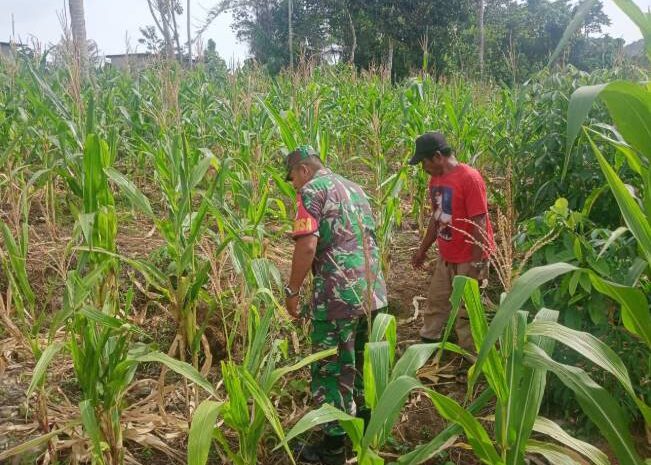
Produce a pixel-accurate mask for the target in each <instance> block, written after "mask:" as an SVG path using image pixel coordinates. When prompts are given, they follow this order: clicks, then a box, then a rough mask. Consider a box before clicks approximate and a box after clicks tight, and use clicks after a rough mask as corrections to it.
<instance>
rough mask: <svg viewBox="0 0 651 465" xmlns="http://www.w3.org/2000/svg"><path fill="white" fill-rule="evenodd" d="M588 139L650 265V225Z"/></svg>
mask: <svg viewBox="0 0 651 465" xmlns="http://www.w3.org/2000/svg"><path fill="white" fill-rule="evenodd" d="M650 115H651V113H650ZM649 124H651V119H650V120H649ZM650 138H651V135H650ZM588 140H589V141H590V145H591V146H592V151H593V152H594V154H595V156H596V157H597V161H598V162H599V166H600V167H601V171H602V172H603V173H604V176H605V177H606V181H608V185H609V186H610V190H611V191H612V193H613V195H614V196H615V200H616V201H617V204H618V205H619V210H620V211H621V212H622V216H623V217H624V221H625V222H626V225H627V226H628V229H629V230H630V231H631V233H632V234H633V236H635V239H637V242H638V244H639V245H640V248H641V249H642V251H643V253H644V256H645V257H646V260H647V262H648V263H649V265H651V225H650V224H649V220H648V219H647V218H646V217H645V215H644V213H643V212H642V209H641V208H640V206H639V205H638V203H637V202H636V201H635V199H634V198H633V196H632V195H631V194H630V192H629V191H628V189H627V188H626V186H625V185H624V183H623V182H622V180H621V179H620V178H619V176H617V173H615V170H614V169H613V168H612V167H611V166H610V165H609V164H608V162H607V161H606V158H605V157H604V156H603V155H602V153H601V151H600V150H599V147H597V145H596V144H595V143H594V141H593V140H592V139H591V138H590V137H589V136H588ZM650 143H651V142H650ZM650 146H651V145H650Z"/></svg>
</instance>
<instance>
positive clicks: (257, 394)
mask: <svg viewBox="0 0 651 465" xmlns="http://www.w3.org/2000/svg"><path fill="white" fill-rule="evenodd" d="M238 371H239V373H240V376H241V377H242V381H243V382H244V385H245V386H246V389H247V391H248V392H249V394H250V395H251V397H252V398H253V400H254V401H255V403H256V405H257V406H258V408H259V409H260V410H262V412H263V413H264V416H265V417H266V418H267V421H268V422H269V424H270V425H271V428H272V429H273V430H274V433H276V436H278V439H279V440H280V442H281V444H283V447H284V449H285V452H287V455H289V458H290V460H291V461H292V463H295V462H294V457H293V456H292V452H291V450H290V449H289V446H288V445H287V442H286V441H285V430H284V429H283V425H282V424H281V422H280V418H279V417H278V412H277V411H276V409H275V408H274V406H273V404H272V403H271V400H269V397H268V396H267V394H266V393H265V392H264V391H263V390H262V388H261V387H260V385H259V384H258V382H257V381H256V380H255V379H254V378H253V376H251V374H250V373H249V372H248V371H246V370H245V369H243V368H240V369H239V370H238Z"/></svg>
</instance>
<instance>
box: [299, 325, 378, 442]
mask: <svg viewBox="0 0 651 465" xmlns="http://www.w3.org/2000/svg"><path fill="white" fill-rule="evenodd" d="M367 341H368V319H367V317H366V316H361V317H357V318H350V319H341V320H326V321H317V320H312V350H313V352H318V351H321V350H327V349H332V348H333V347H336V348H337V349H338V350H337V354H336V355H333V356H331V357H327V358H324V359H321V360H318V361H316V362H314V363H313V364H312V397H313V401H314V403H315V405H316V407H320V406H321V405H323V404H331V405H333V406H335V407H337V408H338V409H340V410H342V411H344V412H346V413H348V414H350V415H353V416H354V415H355V413H356V410H357V405H358V404H359V406H362V407H363V406H364V379H363V368H364V345H365V344H366V342H367ZM323 430H324V432H325V434H328V435H332V436H338V435H342V434H344V431H343V429H341V427H340V426H339V423H337V422H332V423H328V424H326V425H325V426H324V428H323Z"/></svg>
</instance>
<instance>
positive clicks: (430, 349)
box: [391, 344, 439, 381]
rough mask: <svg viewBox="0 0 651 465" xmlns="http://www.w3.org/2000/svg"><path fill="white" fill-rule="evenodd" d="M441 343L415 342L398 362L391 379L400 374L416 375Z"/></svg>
mask: <svg viewBox="0 0 651 465" xmlns="http://www.w3.org/2000/svg"><path fill="white" fill-rule="evenodd" d="M438 346H439V344H414V345H411V346H409V347H407V350H405V353H404V354H402V357H400V359H399V360H398V361H397V362H396V366H395V367H393V371H392V372H391V381H393V380H395V379H396V378H398V377H400V376H412V377H415V376H416V372H417V371H418V370H420V369H421V368H422V366H423V365H425V363H426V362H427V360H429V358H430V357H431V356H432V354H433V353H434V351H435V350H436V349H437V347H438Z"/></svg>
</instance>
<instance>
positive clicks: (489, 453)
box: [424, 389, 504, 465]
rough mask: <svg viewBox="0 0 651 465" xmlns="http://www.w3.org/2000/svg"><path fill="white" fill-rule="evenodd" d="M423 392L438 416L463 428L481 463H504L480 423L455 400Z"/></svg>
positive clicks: (493, 464)
mask: <svg viewBox="0 0 651 465" xmlns="http://www.w3.org/2000/svg"><path fill="white" fill-rule="evenodd" d="M424 391H425V393H426V394H427V396H428V397H429V398H430V399H431V400H432V403H433V404H434V406H435V407H436V410H437V411H438V412H439V415H441V416H442V417H443V418H445V419H446V420H448V421H452V422H454V423H457V424H458V425H460V426H461V427H462V428H463V430H464V432H465V434H466V438H467V439H468V442H469V443H470V446H471V447H472V450H473V452H474V453H475V455H477V457H478V458H479V459H480V460H481V461H483V462H484V463H487V464H490V465H501V464H503V463H504V462H503V461H502V459H501V458H500V456H499V455H498V454H497V451H496V450H495V446H494V445H493V441H492V440H491V439H490V437H489V436H488V433H487V432H486V429H484V427H483V426H482V425H481V423H479V421H478V420H477V419H476V418H475V417H473V416H472V414H471V413H470V412H468V411H467V410H466V409H464V408H463V407H462V406H461V405H459V404H458V403H457V402H456V401H455V400H453V399H450V398H449V397H446V396H444V395H443V394H439V393H438V392H436V391H434V390H432V389H424Z"/></svg>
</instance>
